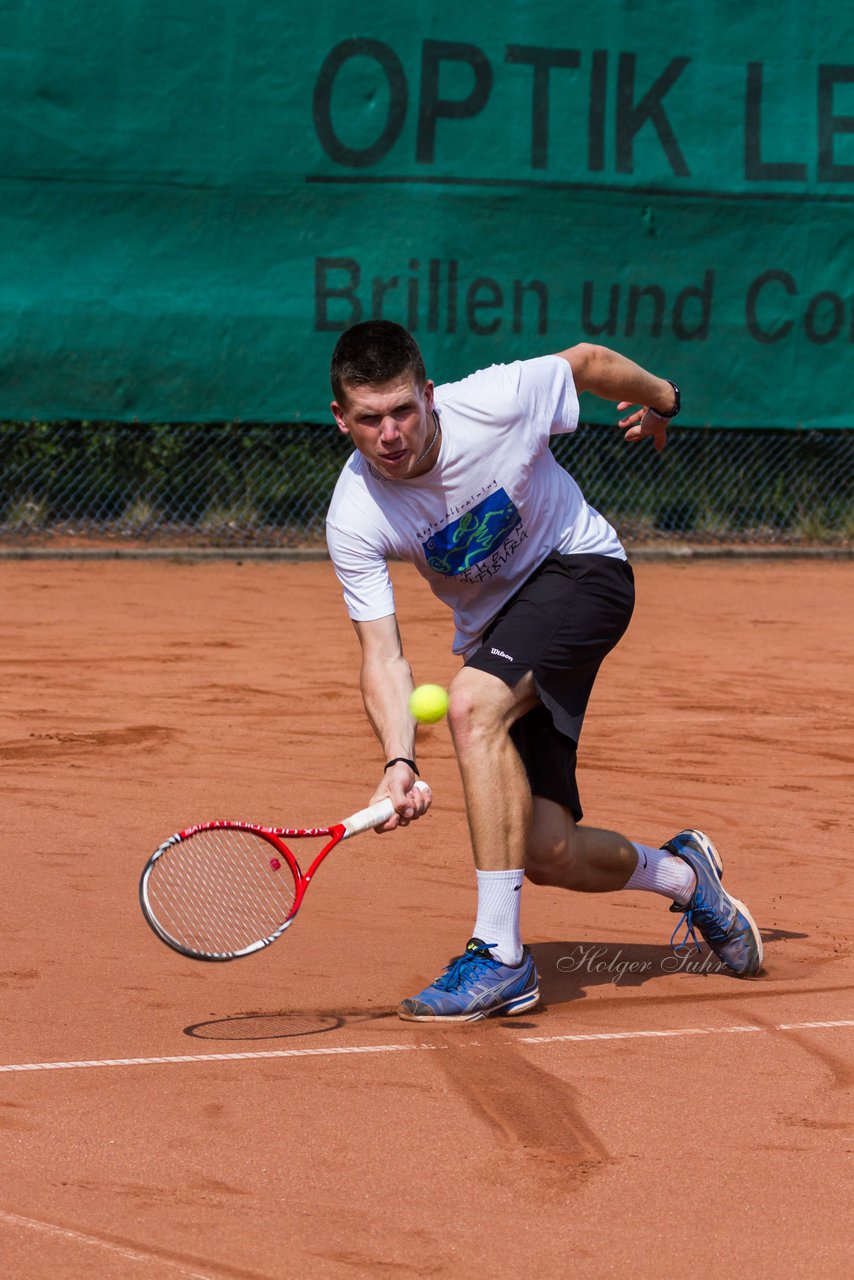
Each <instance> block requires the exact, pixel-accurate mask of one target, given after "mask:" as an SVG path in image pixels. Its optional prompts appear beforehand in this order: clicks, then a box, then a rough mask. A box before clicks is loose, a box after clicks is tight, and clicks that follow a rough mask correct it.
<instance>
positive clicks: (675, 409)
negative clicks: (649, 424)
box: [649, 378, 682, 421]
mask: <svg viewBox="0 0 854 1280" xmlns="http://www.w3.org/2000/svg"><path fill="white" fill-rule="evenodd" d="M664 381H665V382H670V379H669V378H665V379H664ZM670 385H671V387H672V388H673V394H674V395H675V397H676V403H675V404H674V406H673V408H672V409H668V411H667V413H662V412H661V410H660V409H653V408H652V405H650V406H649V407H650V409H651V410H652V412H653V413H654V414H655V416H656V418H664V419H665V421H669V420H670V418H675V417H676V415H677V413H678V412H679V410H680V409H681V408H682V392H681V391H680V390H679V388H678V387H677V385H676V383H675V382H670Z"/></svg>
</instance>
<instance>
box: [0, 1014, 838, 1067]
mask: <svg viewBox="0 0 854 1280" xmlns="http://www.w3.org/2000/svg"><path fill="white" fill-rule="evenodd" d="M820 1027H854V1019H845V1018H843V1019H839V1020H838V1021H835V1022H780V1023H778V1024H777V1025H776V1026H771V1027H757V1026H753V1025H749V1026H738V1025H735V1026H733V1025H731V1026H727V1027H678V1028H675V1029H674V1030H672V1031H598V1032H584V1033H582V1032H576V1033H574V1034H572V1035H561V1036H514V1038H513V1040H512V1041H501V1040H494V1041H491V1042H490V1044H489V1045H486V1044H483V1043H481V1042H480V1041H478V1040H469V1039H468V1038H467V1037H466V1038H465V1039H462V1040H460V1042H459V1047H460V1048H466V1049H474V1048H477V1049H485V1048H490V1049H495V1048H500V1047H501V1045H502V1043H504V1044H506V1043H512V1044H558V1043H560V1042H567V1041H579V1042H581V1041H589V1040H659V1039H674V1038H675V1039H679V1038H680V1037H684V1036H718V1035H731V1034H733V1033H737V1034H739V1033H744V1032H752V1033H754V1034H756V1035H768V1034H769V1033H770V1032H772V1031H806V1030H813V1029H815V1028H820ZM451 1047H457V1046H451V1045H448V1044H442V1045H436V1044H360V1045H342V1046H334V1045H329V1046H324V1047H323V1048H316V1049H262V1050H260V1051H256V1052H251V1053H184V1054H175V1055H174V1056H171V1057H163V1058H95V1059H92V1060H91V1061H87V1062H13V1063H9V1064H7V1065H4V1066H0V1072H23V1071H79V1070H84V1069H86V1068H93V1067H150V1066H163V1065H171V1064H173V1063H180V1062H246V1061H253V1060H256V1059H270V1058H326V1057H337V1056H340V1055H347V1054H356V1053H414V1052H417V1051H418V1050H420V1049H431V1050H436V1049H447V1048H451Z"/></svg>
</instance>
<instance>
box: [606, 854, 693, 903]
mask: <svg viewBox="0 0 854 1280" xmlns="http://www.w3.org/2000/svg"><path fill="white" fill-rule="evenodd" d="M632 844H633V845H634V846H635V848H636V849H637V852H638V865H637V866H636V867H635V869H634V871H633V872H632V874H631V876H630V878H629V880H628V881H627V883H626V884H624V885H623V888H624V889H646V890H647V892H648V893H660V894H661V895H662V897H664V898H670V899H671V900H672V901H673V902H678V903H679V905H680V906H684V905H685V904H686V903H687V902H688V900H689V899H690V897H691V895H692V894H693V892H694V890H695V889H696V887H697V877H696V876H695V874H694V872H693V871H692V870H691V868H690V866H689V865H688V863H687V862H685V861H684V860H683V859H682V858H677V857H676V854H675V853H668V852H667V850H666V849H653V848H652V847H651V846H650V845H648V844H637V843H636V842H635V841H634V840H633V841H632Z"/></svg>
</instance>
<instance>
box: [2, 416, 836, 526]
mask: <svg viewBox="0 0 854 1280" xmlns="http://www.w3.org/2000/svg"><path fill="white" fill-rule="evenodd" d="M553 448H554V452H555V455H556V456H557V458H558V459H559V461H560V462H561V463H562V464H563V465H564V466H566V467H567V468H568V469H569V470H570V471H571V472H572V474H573V475H574V476H575V478H576V479H577V480H578V482H579V484H580V485H581V487H582V489H583V490H584V492H585V494H586V496H587V498H588V499H589V501H590V502H591V503H592V504H593V505H594V506H595V507H597V508H598V509H599V510H600V511H602V512H603V514H605V515H606V516H607V517H608V518H609V519H610V520H611V521H612V523H613V524H614V525H615V526H616V528H617V529H618V531H619V533H620V535H621V536H622V537H623V539H624V540H625V541H626V542H627V543H628V544H629V545H630V546H649V545H659V546H667V545H668V544H671V545H672V544H678V545H686V544H687V545H704V546H733V545H741V546H745V545H764V546H771V545H776V546H781V547H793V548H797V547H815V546H823V547H841V548H850V547H851V545H852V539H854V431H784V430H771V429H769V430H726V431H724V430H716V429H712V428H707V429H706V428H704V429H699V428H687V427H685V428H678V427H677V428H674V430H673V431H672V432H671V435H670V440H669V442H668V447H667V449H666V450H665V452H664V453H663V454H656V453H655V451H654V449H653V448H652V447H651V445H650V444H649V442H645V443H644V445H643V446H640V447H638V446H631V445H627V444H626V443H625V441H624V440H623V437H622V432H620V431H619V430H618V429H615V428H608V427H601V426H587V427H584V426H582V427H581V428H580V429H579V431H578V432H577V433H576V434H575V435H574V436H570V437H558V438H557V439H556V440H555V441H554V442H553ZM348 451H349V445H348V443H347V441H346V440H345V439H344V438H343V437H342V436H341V435H340V434H339V433H338V432H337V431H336V430H335V428H334V427H333V426H331V425H330V426H310V425H296V426H287V425H282V424H258V423H255V424H239V423H211V424H204V425H198V424H195V425H186V426H180V425H130V424H122V423H97V424H96V423H86V422H62V423H29V424H22V423H5V424H0V545H4V546H7V547H16V546H17V547H20V546H25V547H42V546H48V547H56V548H60V547H69V546H80V545H91V546H97V545H104V544H107V545H109V546H116V547H121V546H125V547H131V546H139V545H153V546H161V547H175V548H178V547H188V548H192V547H208V548H216V547H221V548H222V547H233V548H244V547H247V548H248V547H258V548H322V547H323V545H324V532H323V521H324V515H325V512H326V507H327V504H328V502H329V498H330V495H331V493H332V488H333V486H334V484H335V479H336V477H337V475H338V472H339V470H340V468H341V466H342V465H343V463H344V461H345V459H346V457H347V455H348Z"/></svg>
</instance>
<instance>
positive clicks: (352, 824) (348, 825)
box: [341, 778, 430, 840]
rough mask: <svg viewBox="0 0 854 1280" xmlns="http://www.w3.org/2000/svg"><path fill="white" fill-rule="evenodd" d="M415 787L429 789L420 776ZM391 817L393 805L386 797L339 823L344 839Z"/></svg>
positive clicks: (419, 789) (367, 829)
mask: <svg viewBox="0 0 854 1280" xmlns="http://www.w3.org/2000/svg"><path fill="white" fill-rule="evenodd" d="M415 789H417V790H418V791H429V790H430V788H429V787H428V786H427V783H426V782H422V781H421V779H420V778H419V779H418V780H417V782H416V783H415ZM392 817H394V805H393V804H392V802H391V800H389V799H388V798H386V799H385V800H378V801H377V803H376V804H371V805H368V807H367V809H360V810H359V812H358V813H354V814H352V815H351V816H350V817H349V818H345V819H344V821H343V822H342V823H341V825H342V827H343V828H344V839H345V840H346V839H347V837H348V836H357V835H360V834H361V832H363V831H370V830H371V829H372V828H373V827H379V826H381V825H382V823H383V822H388V820H389V818H392Z"/></svg>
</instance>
